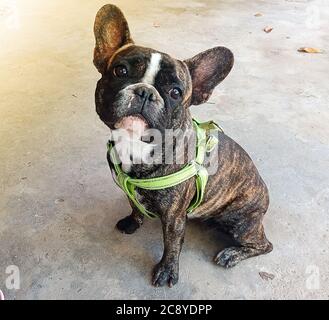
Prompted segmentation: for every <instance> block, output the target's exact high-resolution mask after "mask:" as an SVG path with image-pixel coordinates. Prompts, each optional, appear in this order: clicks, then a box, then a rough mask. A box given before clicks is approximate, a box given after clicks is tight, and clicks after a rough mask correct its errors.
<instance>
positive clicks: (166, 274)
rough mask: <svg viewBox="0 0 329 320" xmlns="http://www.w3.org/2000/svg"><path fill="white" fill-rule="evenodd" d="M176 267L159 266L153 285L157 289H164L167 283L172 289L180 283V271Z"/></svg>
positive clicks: (154, 273)
mask: <svg viewBox="0 0 329 320" xmlns="http://www.w3.org/2000/svg"><path fill="white" fill-rule="evenodd" d="M177 269H178V268H177V267H176V266H175V265H171V264H168V265H165V264H163V265H162V264H158V265H156V267H155V268H154V272H153V280H152V284H153V285H154V286H155V287H162V286H164V285H165V284H166V283H167V284H168V286H169V287H170V288H172V287H173V286H174V285H175V284H176V283H177V282H178V271H177Z"/></svg>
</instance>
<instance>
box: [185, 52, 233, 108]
mask: <svg viewBox="0 0 329 320" xmlns="http://www.w3.org/2000/svg"><path fill="white" fill-rule="evenodd" d="M184 62H185V63H186V64H187V66H188V69H189V71H190V74H191V78H192V98H191V105H198V104H201V103H204V102H206V101H207V100H208V99H209V97H210V95H211V93H212V91H213V90H214V88H215V87H216V86H217V85H218V84H219V83H220V82H221V81H223V80H224V79H225V78H226V76H227V75H228V74H229V73H230V71H231V69H232V67H233V63H234V56H233V53H232V52H231V51H230V50H229V49H227V48H225V47H215V48H212V49H209V50H207V51H204V52H201V53H199V54H197V55H196V56H194V57H193V58H191V59H188V60H185V61H184Z"/></svg>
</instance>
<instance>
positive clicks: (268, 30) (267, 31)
mask: <svg viewBox="0 0 329 320" xmlns="http://www.w3.org/2000/svg"><path fill="white" fill-rule="evenodd" d="M272 30H273V28H272V27H269V26H267V27H265V28H264V29H263V31H264V32H266V33H270V32H271V31H272Z"/></svg>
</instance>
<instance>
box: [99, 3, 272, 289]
mask: <svg viewBox="0 0 329 320" xmlns="http://www.w3.org/2000/svg"><path fill="white" fill-rule="evenodd" d="M94 34H95V40H96V45H95V49H94V61H93V62H94V65H95V67H96V68H97V70H98V71H99V72H100V74H101V79H100V80H99V81H98V82H97V87H96V92H95V103H96V112H97V113H98V115H99V117H100V119H101V120H102V121H103V122H104V123H105V124H106V125H107V126H108V127H109V128H110V132H111V134H114V133H115V132H117V131H118V130H121V129H124V130H126V131H127V132H128V135H126V136H125V137H123V138H121V140H120V139H118V141H116V142H115V143H114V146H115V148H116V149H117V150H116V151H117V154H118V156H119V158H120V160H122V167H121V168H122V171H124V172H125V173H126V174H127V175H129V176H130V177H133V178H136V179H147V178H153V177H162V176H167V175H170V174H172V173H175V172H177V171H179V170H181V169H182V168H183V167H184V165H186V164H187V163H188V161H189V159H188V156H186V155H188V154H190V153H191V152H192V154H195V152H196V142H195V141H196V133H195V130H194V128H193V120H192V117H191V113H190V110H189V107H190V106H191V105H200V104H202V103H205V102H206V101H207V100H208V99H209V97H210V96H211V94H212V92H213V90H214V88H215V87H216V86H217V85H218V84H219V83H220V82H221V81H222V80H224V79H225V78H226V76H227V75H228V74H229V72H230V71H231V69H232V66H233V62H234V57H233V54H232V52H231V51H230V50H229V49H227V48H225V47H214V48H212V49H209V50H206V51H204V52H201V53H199V54H197V55H196V56H194V57H193V58H190V59H187V60H184V61H181V60H178V59H175V58H173V57H171V56H170V55H168V54H165V53H162V52H159V51H157V50H154V49H151V48H145V47H142V46H138V45H135V43H134V41H133V40H132V37H131V34H130V31H129V27H128V23H127V21H126V19H125V17H124V15H123V13H122V12H121V10H120V9H119V8H117V7H116V6H114V5H111V4H108V5H105V6H103V7H102V8H101V9H100V10H99V11H98V13H97V15H96V19H95V24H94ZM150 129H156V130H157V131H158V132H159V134H160V136H163V135H164V132H165V131H166V130H168V129H171V130H180V132H181V133H183V134H185V138H184V139H183V148H182V150H181V151H180V152H178V149H177V148H176V145H177V144H176V143H171V144H169V145H170V147H171V148H173V152H174V153H175V154H176V156H177V157H178V158H180V160H181V161H176V162H175V163H166V162H164V161H162V162H161V161H157V162H156V163H149V162H147V161H144V160H143V159H144V158H145V157H144V156H145V155H149V156H150V155H152V156H153V157H155V158H156V157H157V155H158V153H159V152H160V151H161V150H167V149H168V148H167V147H168V146H166V145H165V143H164V142H162V143H160V145H159V144H157V143H154V141H152V140H151V138H150V139H149V141H144V140H145V139H144V140H143V137H144V136H146V137H147V136H148V135H147V131H148V130H150ZM178 137H179V135H178ZM217 138H218V143H216V149H214V150H212V151H207V152H206V153H207V159H206V160H205V161H207V164H209V163H215V164H216V166H215V171H214V172H213V173H212V174H210V175H209V178H208V181H207V184H206V188H205V191H204V196H203V200H202V203H201V204H200V205H199V206H198V207H197V208H196V209H195V210H194V211H193V212H192V213H191V214H187V209H188V207H189V205H190V203H191V202H192V200H193V198H194V196H195V194H196V183H195V182H196V178H195V177H192V178H190V179H187V180H185V181H184V182H182V183H180V184H179V185H177V186H173V187H170V188H165V189H161V190H145V189H137V197H138V199H139V201H140V203H141V204H142V205H143V206H144V207H145V208H147V209H148V210H151V211H152V212H156V213H157V214H158V215H159V218H160V219H161V223H162V229H163V241H164V252H163V256H162V259H161V261H160V262H159V263H158V264H157V265H156V266H155V268H154V269H153V275H152V283H153V285H155V286H163V285H169V286H170V287H171V286H173V285H175V284H176V283H177V282H178V277H179V255H180V252H181V249H182V244H183V241H184V233H185V228H186V222H187V219H188V218H189V219H199V220H200V221H206V222H208V223H212V224H213V225H215V226H216V227H218V229H219V230H221V231H222V232H225V233H227V234H228V235H230V236H231V237H232V240H233V243H234V245H232V246H230V247H228V248H225V249H224V250H221V251H220V252H218V253H217V254H216V255H215V258H214V261H215V263H216V264H218V265H220V266H223V267H225V268H230V267H233V266H235V265H236V264H237V263H238V262H240V261H241V260H244V259H247V258H249V257H253V256H257V255H260V254H265V253H268V252H270V251H271V250H272V248H273V246H272V244H271V243H270V242H269V240H268V239H267V238H266V236H265V233H264V228H263V224H262V220H263V217H264V215H265V213H266V211H267V209H268V206H269V194H268V189H267V187H266V185H265V183H264V181H263V180H262V178H261V177H260V175H259V173H258V171H257V169H256V167H255V165H254V164H253V162H252V160H251V158H250V157H249V156H248V154H247V153H246V152H245V151H244V150H243V149H242V147H240V146H239V145H238V144H237V143H236V142H234V141H233V140H232V139H231V138H229V137H228V136H227V135H225V134H224V133H223V132H220V131H218V132H217ZM131 144H133V145H134V146H135V147H136V146H137V148H134V149H135V151H129V145H131ZM191 148H192V151H191V152H190V153H189V152H188V150H187V149H191ZM136 150H137V151H136ZM134 159H135V160H136V159H137V160H139V161H137V160H136V161H134ZM157 159H158V160H159V159H160V160H161V159H162V160H163V156H159V157H157ZM108 162H109V165H110V168H111V169H112V170H113V168H114V165H113V159H112V158H111V157H110V155H109V154H108ZM129 200H130V204H131V207H132V212H131V214H130V215H129V216H127V217H125V218H124V219H122V220H120V221H119V222H118V223H117V228H118V229H119V230H120V231H121V232H123V233H126V234H132V233H133V232H135V231H136V230H137V229H138V228H139V227H140V226H141V225H142V224H143V219H144V215H143V214H142V213H141V212H140V210H138V208H137V207H136V206H135V204H134V203H133V202H132V201H131V199H129Z"/></svg>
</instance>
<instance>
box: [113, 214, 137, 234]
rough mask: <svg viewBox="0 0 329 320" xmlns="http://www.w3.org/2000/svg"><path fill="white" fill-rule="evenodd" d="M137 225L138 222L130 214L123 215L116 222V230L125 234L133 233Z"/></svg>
mask: <svg viewBox="0 0 329 320" xmlns="http://www.w3.org/2000/svg"><path fill="white" fill-rule="evenodd" d="M139 227H140V224H139V223H138V222H137V221H136V220H135V219H134V218H133V217H132V216H128V217H125V218H123V219H121V220H120V221H119V222H118V223H117V228H118V230H119V231H121V232H122V233H127V234H132V233H134V232H135V231H136V230H137V229H138V228H139Z"/></svg>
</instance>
